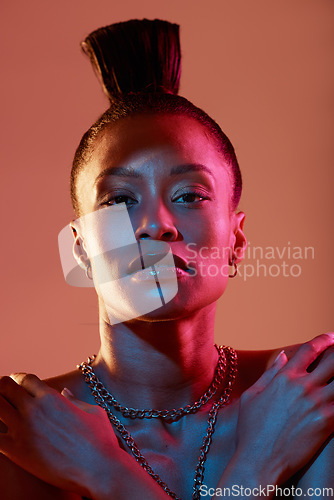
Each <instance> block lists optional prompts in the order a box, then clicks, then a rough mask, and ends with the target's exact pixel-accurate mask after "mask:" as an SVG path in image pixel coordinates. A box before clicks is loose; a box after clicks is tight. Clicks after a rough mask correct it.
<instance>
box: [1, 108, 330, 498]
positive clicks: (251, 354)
mask: <svg viewBox="0 0 334 500" xmlns="http://www.w3.org/2000/svg"><path fill="white" fill-rule="evenodd" d="M194 163H196V164H201V165H204V166H205V167H206V168H208V169H209V170H210V171H211V172H212V174H213V175H210V174H208V173H203V172H198V171H189V172H183V174H182V175H176V176H171V175H170V172H171V169H172V168H174V167H175V166H179V165H185V164H187V165H188V164H194ZM120 166H122V167H131V168H132V169H134V170H135V171H136V172H138V173H140V174H141V177H140V178H139V177H125V176H124V175H122V176H114V175H109V176H104V177H100V178H99V180H98V182H96V179H97V178H98V176H99V174H101V173H102V172H103V171H104V170H105V169H106V168H108V169H109V168H111V169H115V168H117V167H120ZM194 188H195V189H196V191H197V193H196V194H194V193H193V191H194ZM77 191H78V198H79V200H80V203H81V205H80V206H81V211H82V214H83V215H84V214H88V213H90V212H92V211H96V210H103V209H104V207H105V206H108V204H113V203H117V202H125V203H127V205H128V212H129V216H130V220H131V224H132V227H133V230H134V233H135V236H136V239H137V240H160V241H165V242H168V243H169V245H170V246H171V248H172V251H173V253H174V254H175V255H178V256H179V257H182V258H183V259H184V260H185V261H186V262H188V260H187V259H188V257H187V254H188V250H187V244H188V243H196V245H197V248H203V247H208V248H209V249H210V248H213V247H214V248H227V249H229V250H230V252H231V254H235V255H237V258H236V262H240V261H241V260H242V257H243V252H244V250H245V248H246V238H245V235H244V232H243V223H244V218H245V215H244V214H243V213H242V212H239V213H235V212H231V209H230V199H231V179H230V176H229V171H228V168H227V166H226V165H224V162H223V160H222V158H221V157H220V155H219V154H218V153H217V151H216V149H215V145H214V143H213V142H212V140H211V138H210V137H209V136H208V134H207V132H206V130H205V129H204V128H203V127H202V125H200V124H198V123H197V122H196V121H195V120H192V119H190V118H188V117H183V116H138V117H132V118H126V119H124V120H122V121H120V122H119V123H117V124H115V125H113V126H110V127H108V128H107V129H106V130H105V131H104V133H103V134H102V135H101V136H100V137H99V140H98V141H97V143H96V145H95V149H94V151H93V152H92V155H91V158H90V160H89V163H88V164H87V166H86V168H85V169H84V171H83V172H82V173H81V174H80V176H79V178H78V184H77ZM199 193H200V194H199ZM116 197H118V198H116ZM125 197H127V198H125ZM105 204H107V205H105ZM72 226H73V234H74V239H75V244H74V253H75V255H76V257H77V259H78V261H80V262H81V263H84V264H87V263H88V261H89V258H90V256H89V254H88V253H87V246H86V245H85V241H84V236H83V235H82V234H80V231H79V227H78V226H77V225H76V223H75V221H73V223H72ZM96 237H98V235H96ZM228 260H229V255H228V253H224V252H222V253H221V255H220V257H219V258H213V257H212V255H211V254H210V252H207V253H205V252H202V253H201V254H199V253H198V254H197V256H196V258H195V259H192V267H193V268H195V269H196V270H197V271H198V272H197V273H196V275H195V276H190V275H189V274H186V275H184V276H182V277H181V278H180V279H178V286H179V289H178V293H177V295H176V296H175V298H173V299H172V300H171V301H170V302H168V303H167V304H166V305H165V306H163V307H161V308H159V309H157V310H155V311H152V312H150V313H147V314H145V315H144V316H141V317H139V318H136V319H134V320H131V321H127V322H124V323H119V324H116V325H110V324H109V322H108V315H107V314H106V308H105V305H104V300H103V297H101V295H99V290H98V288H97V294H98V301H99V314H100V337H101V349H100V351H99V353H98V357H97V359H96V361H95V362H94V371H95V373H96V374H97V375H98V377H99V378H100V379H101V380H102V381H103V383H104V385H105V386H106V387H107V388H108V389H109V390H110V392H112V393H113V394H114V395H115V397H116V398H117V399H118V400H119V401H121V402H122V403H123V404H125V405H126V406H128V407H135V408H178V407H181V406H184V405H185V404H187V403H190V404H191V403H192V402H194V401H195V400H197V399H198V398H199V397H200V396H201V394H203V393H204V392H205V390H206V389H207V388H208V386H209V385H210V383H211V380H212V378H213V373H214V368H215V366H216V363H217V351H216V349H215V348H214V346H213V343H214V341H213V327H214V314H215V305H216V301H217V300H218V298H219V297H220V296H221V295H222V294H223V293H224V291H225V289H226V286H227V283H228V277H227V276H221V275H220V276H219V278H217V277H213V276H211V277H210V276H208V275H207V273H205V276H204V275H203V274H204V272H203V270H204V271H205V270H207V268H208V267H207V266H208V265H219V267H221V266H228ZM107 265H108V262H107ZM110 266H112V263H110ZM200 271H201V272H200ZM93 273H94V269H93ZM333 344H334V335H333V334H328V335H321V336H318V337H317V338H316V339H314V340H313V341H311V342H310V343H307V344H305V345H304V346H302V347H299V346H290V347H285V352H284V353H281V354H280V356H279V357H278V359H276V361H275V362H274V360H275V358H276V356H277V354H278V353H279V352H280V350H281V349H278V350H270V351H258V352H257V351H240V352H238V358H239V371H238V377H237V379H236V381H235V384H234V388H233V392H232V396H231V398H230V404H229V405H228V406H226V407H225V408H223V409H222V410H221V411H220V413H219V416H218V420H217V427H216V431H215V434H214V439H213V443H212V445H211V448H210V453H209V455H208V460H207V463H206V469H205V480H204V483H205V484H207V485H208V486H209V487H216V486H217V485H218V486H220V487H225V486H226V487H227V486H231V485H233V484H239V485H244V486H249V487H256V486H258V485H259V484H279V485H282V484H284V483H286V481H292V482H294V484H300V485H302V486H303V487H304V488H305V489H306V488H307V487H316V486H331V485H330V480H331V479H330V477H331V476H330V473H331V469H332V464H333V459H334V457H333V453H334V452H333V441H332V440H330V436H331V433H332V432H333V416H334V410H333V397H334V394H333V393H334V389H333V383H329V384H327V382H328V381H329V380H330V379H331V378H332V377H333V376H334V373H333V365H334V363H333ZM322 353H324V354H322ZM319 355H322V357H321V359H320V361H319V360H318V362H317V363H316V364H312V363H313V362H314V361H315V360H317V358H318V356H319ZM309 367H310V368H309ZM307 369H309V371H307ZM64 387H66V388H68V390H69V391H70V392H68V390H65V391H64V390H63V389H64ZM219 395H220V392H219V391H218V393H217V395H216V397H219ZM209 409H210V404H208V405H205V406H203V407H202V408H201V410H200V411H199V412H197V413H195V414H191V415H187V416H186V417H183V418H181V419H179V420H178V421H176V422H173V423H170V424H166V423H164V422H162V421H160V420H159V419H154V420H146V419H143V420H140V419H135V420H131V419H126V418H124V417H122V416H119V415H118V414H117V416H119V418H120V420H121V421H122V422H123V423H124V424H125V425H126V427H127V428H128V429H129V431H130V432H131V434H132V436H133V437H134V439H135V441H136V443H137V445H138V447H139V449H140V450H141V451H142V453H143V454H144V456H145V457H146V459H147V460H148V462H149V464H150V465H151V466H152V468H153V469H154V471H156V472H157V473H158V474H159V475H161V476H162V478H163V479H164V480H165V481H166V482H167V484H168V486H169V487H170V488H171V489H172V490H173V491H176V492H177V494H178V495H179V496H180V497H181V498H183V499H186V498H190V496H191V490H192V482H193V476H194V470H195V465H196V463H197V460H198V452H199V447H200V446H201V443H202V438H203V436H204V434H205V430H206V428H207V422H206V421H207V418H208V411H209ZM0 419H1V420H2V421H3V422H4V428H3V429H2V430H3V431H4V432H2V434H1V435H0V449H1V451H2V453H3V456H0V457H1V458H0V472H1V474H0V476H1V477H2V478H5V479H1V480H0V489H1V493H2V495H1V498H4V499H13V498H24V497H25V496H24V494H25V492H26V491H29V493H30V495H31V498H33V497H34V498H39V497H43V495H44V498H50V499H52V498H64V499H65V498H72V499H75V498H79V495H85V496H90V497H91V498H94V499H101V500H103V499H104V498H108V499H113V498H115V499H116V498H117V499H118V500H119V499H122V498H124V499H125V498H127V499H129V498H130V499H137V498H138V499H142V498H147V499H152V500H153V499H156V500H159V499H161V500H163V499H167V498H169V497H168V496H167V495H166V494H165V493H164V492H163V491H162V490H161V488H160V487H159V486H158V485H157V484H156V483H155V482H154V481H153V480H152V479H151V478H150V477H149V476H148V475H147V473H146V472H145V471H143V470H142V469H141V468H140V466H139V465H138V463H137V462H135V460H134V459H133V458H132V457H131V456H130V455H129V454H128V453H127V451H126V449H125V448H124V444H123V442H122V441H121V440H120V439H117V437H116V435H115V434H114V432H113V429H112V427H111V425H110V423H109V421H108V419H107V417H106V415H105V413H104V412H103V410H102V409H101V408H99V407H97V406H96V405H95V401H94V399H93V397H92V395H91V393H90V390H89V388H88V386H87V385H86V384H85V382H84V380H83V377H82V374H81V373H80V372H79V371H74V372H71V373H68V374H65V375H60V376H59V377H55V378H53V379H50V380H47V381H46V382H42V381H40V380H39V379H38V378H37V377H35V376H31V375H29V376H26V375H22V374H18V375H14V376H12V378H10V377H2V378H1V380H0ZM7 428H8V431H7V432H5V431H6V430H7ZM321 447H322V449H321V450H320V448H321ZM15 464H16V465H15ZM319 470H321V482H320V484H319V483H318V482H317V483H315V482H314V481H315V479H314V478H315V477H317V478H318V477H319ZM1 481H2V482H1ZM317 481H318V479H317ZM51 485H52V486H51ZM66 491H67V492H66ZM69 492H71V493H69ZM248 498H250V497H249V496H248ZM251 498H252V497H251ZM254 498H255V497H254Z"/></svg>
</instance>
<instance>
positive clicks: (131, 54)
mask: <svg viewBox="0 0 334 500" xmlns="http://www.w3.org/2000/svg"><path fill="white" fill-rule="evenodd" d="M81 47H82V49H83V50H84V52H85V53H86V55H88V57H89V58H90V60H91V63H92V65H93V68H94V70H95V71H96V73H97V75H98V77H99V80H100V82H101V85H102V88H103V91H104V92H105V94H106V95H107V96H108V98H109V101H110V103H111V104H110V107H109V108H108V109H107V110H106V111H105V112H104V113H103V114H102V115H101V116H100V118H99V119H98V120H97V121H96V122H95V123H94V124H93V125H92V126H91V127H90V128H89V130H87V132H86V133H85V134H84V135H83V137H82V139H81V141H80V144H79V146H78V148H77V150H76V152H75V156H74V160H73V165H72V170H71V199H72V205H73V209H74V211H75V213H76V215H77V216H80V203H79V200H78V197H77V191H76V182H77V178H78V174H79V173H80V172H81V171H82V170H83V169H84V167H85V165H86V164H87V162H88V161H89V158H90V157H91V154H92V152H93V148H94V144H95V143H96V140H97V138H98V136H99V135H100V133H101V132H102V131H103V130H104V129H105V128H106V127H108V126H110V125H111V124H113V123H115V122H117V121H119V120H121V119H123V118H126V117H128V116H135V115H142V114H154V115H159V114H168V115H185V116H188V117H191V118H194V119H195V120H197V121H198V122H199V123H201V124H202V125H204V127H206V129H207V130H208V131H209V133H210V136H211V137H212V138H213V139H214V140H215V141H216V145H217V150H218V151H219V153H220V154H221V155H222V158H223V160H224V163H225V164H226V166H227V168H228V173H229V175H230V177H231V180H232V186H233V189H232V194H231V200H230V208H231V210H232V211H234V210H235V209H236V208H237V206H238V203H239V200H240V197H241V191H242V178H241V172H240V168H239V164H238V160H237V157H236V154H235V151H234V148H233V146H232V143H231V141H230V140H229V138H228V137H227V136H226V135H225V134H224V132H223V131H222V130H221V128H220V126H219V125H218V124H217V123H216V122H215V121H214V120H213V119H212V118H210V116H209V115H208V114H207V113H205V112H204V111H203V110H202V109H200V108H198V107H196V106H195V105H194V104H192V103H191V102H190V101H188V99H186V98H185V97H182V96H179V95H177V93H178V89H179V83H180V75H181V51H180V43H179V26H178V25H177V24H172V23H169V22H167V21H162V20H159V19H154V20H148V19H143V20H138V19H134V20H130V21H126V22H121V23H115V24H112V25H110V26H106V27H103V28H99V29H97V30H95V31H93V32H92V33H91V34H90V35H88V37H87V38H86V39H85V40H84V42H82V44H81Z"/></svg>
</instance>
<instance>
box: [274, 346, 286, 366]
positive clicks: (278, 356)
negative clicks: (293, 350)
mask: <svg viewBox="0 0 334 500" xmlns="http://www.w3.org/2000/svg"><path fill="white" fill-rule="evenodd" d="M283 354H285V352H284V349H282V350H281V352H280V353H279V354H278V355H277V356H276V358H275V361H274V363H276V361H278V360H279V359H280V358H281V357H282V356H283Z"/></svg>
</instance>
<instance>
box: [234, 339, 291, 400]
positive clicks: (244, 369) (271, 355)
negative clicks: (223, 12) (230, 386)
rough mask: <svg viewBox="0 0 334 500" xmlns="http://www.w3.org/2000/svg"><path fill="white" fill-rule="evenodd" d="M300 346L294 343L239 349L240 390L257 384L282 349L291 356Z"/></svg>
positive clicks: (240, 391)
mask: <svg viewBox="0 0 334 500" xmlns="http://www.w3.org/2000/svg"><path fill="white" fill-rule="evenodd" d="M300 346H301V344H294V345H289V346H283V347H276V348H275V349H267V350H261V351H246V350H245V351H243V350H238V351H237V354H238V389H239V390H238V392H239V393H242V392H243V391H246V390H247V389H248V388H249V387H250V386H252V385H253V384H255V382H256V381H257V380H258V379H259V378H260V377H261V375H262V374H263V373H264V372H265V371H266V370H267V369H268V368H269V367H270V366H271V365H272V364H273V362H274V361H275V358H276V357H277V356H278V354H279V353H280V352H281V351H282V349H284V352H285V354H286V355H287V357H288V358H291V356H293V355H294V354H295V352H296V351H297V350H298V348H299V347H300Z"/></svg>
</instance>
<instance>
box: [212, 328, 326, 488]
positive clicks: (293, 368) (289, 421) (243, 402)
mask: <svg viewBox="0 0 334 500" xmlns="http://www.w3.org/2000/svg"><path fill="white" fill-rule="evenodd" d="M333 344H334V335H333V334H328V335H320V336H319V337H316V338H315V339H313V340H312V341H310V342H307V343H306V344H303V345H302V346H301V347H300V348H299V349H298V350H297V352H296V353H295V354H294V355H293V356H292V357H291V359H290V360H288V359H287V357H286V355H285V354H284V353H283V352H282V353H281V354H280V356H278V358H277V359H276V361H275V363H274V365H273V366H272V367H271V368H270V369H269V370H267V371H266V372H265V373H264V374H263V375H262V377H260V379H259V380H258V381H257V382H256V383H255V384H254V385H253V386H252V387H251V388H250V389H248V390H247V391H245V392H244V393H243V394H242V396H241V398H240V407H239V417H238V426H237V441H236V451H235V453H234V455H233V456H232V459H231V461H230V462H229V464H228V466H227V467H226V469H225V471H224V473H223V474H222V476H221V478H220V481H219V484H218V487H219V488H222V489H223V488H224V487H225V488H226V487H229V488H231V487H232V486H233V485H242V486H244V487H247V488H258V487H259V486H260V485H261V486H266V485H277V486H281V485H283V484H284V483H285V482H286V481H288V480H290V479H291V478H292V477H293V476H294V475H295V474H297V473H298V471H300V470H301V469H302V468H304V467H306V466H307V465H308V464H309V463H310V462H311V461H312V460H313V461H314V464H313V465H312V466H311V467H310V468H309V471H308V472H307V474H306V475H305V476H304V478H303V481H311V478H312V477H313V478H314V477H315V475H316V474H317V473H318V471H319V470H320V468H321V463H324V462H325V461H326V459H328V458H329V457H330V458H331V460H333V455H332V454H333V445H332V444H330V445H328V446H326V447H325V449H324V451H323V452H322V453H324V455H323V457H321V459H320V456H321V454H320V455H319V458H318V460H321V462H320V465H315V463H316V462H317V460H315V458H314V457H315V456H316V455H317V453H318V450H319V448H320V447H321V446H323V445H324V443H325V442H326V441H327V440H329V438H330V436H331V434H332V432H333V430H334V427H333V422H334V406H333V400H334V384H333V375H334V363H333V354H334V351H333ZM329 382H330V383H329ZM331 463H333V462H331ZM313 467H314V469H313V472H312V468H313ZM325 471H327V472H325ZM325 471H322V474H323V476H322V477H323V478H324V482H323V483H321V484H322V485H325V484H327V483H328V482H329V481H330V479H329V478H330V476H329V474H331V468H330V465H329V464H327V466H326V467H325ZM307 477H308V478H309V479H307ZM320 482H321V481H320ZM301 484H303V483H301ZM306 484H309V482H305V485H306ZM310 486H312V485H310ZM257 493H258V492H256V493H255V494H254V497H252V496H249V495H247V496H248V498H257V497H258V494H257ZM273 495H274V493H273V492H272V494H271V495H270V494H269V495H266V496H267V497H269V498H270V497H273ZM218 496H219V495H218ZM212 498H216V497H215V496H213V497H212Z"/></svg>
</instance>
